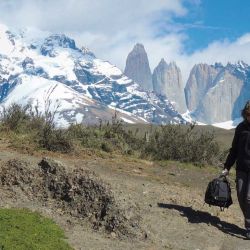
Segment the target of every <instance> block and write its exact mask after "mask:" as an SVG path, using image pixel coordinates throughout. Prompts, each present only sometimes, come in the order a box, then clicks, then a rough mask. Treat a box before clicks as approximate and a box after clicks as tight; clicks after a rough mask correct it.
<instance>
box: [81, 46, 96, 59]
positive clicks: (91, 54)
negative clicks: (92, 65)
mask: <svg viewBox="0 0 250 250" xmlns="http://www.w3.org/2000/svg"><path fill="white" fill-rule="evenodd" d="M81 51H82V53H83V54H84V55H89V56H91V57H95V55H94V53H93V52H92V51H91V50H90V49H88V48H86V47H82V48H81Z"/></svg>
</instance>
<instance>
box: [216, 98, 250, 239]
mask: <svg viewBox="0 0 250 250" xmlns="http://www.w3.org/2000/svg"><path fill="white" fill-rule="evenodd" d="M241 115H242V117H243V121H242V122H241V123H240V124H239V125H238V126H237V127H236V129H235V134H234V138H233V141H232V147H231V148H230V151H229V154H228V156H227V158H226V161H225V163H224V169H223V170H222V172H221V175H222V176H227V175H228V174H229V171H230V168H231V167H232V166H233V165H234V163H235V161H236V189H237V198H238V201H239V205H240V208H241V210H242V213H243V215H244V220H245V228H246V238H247V239H249V240H250V100H249V101H247V103H246V105H245V107H244V109H243V110H242V111H241Z"/></svg>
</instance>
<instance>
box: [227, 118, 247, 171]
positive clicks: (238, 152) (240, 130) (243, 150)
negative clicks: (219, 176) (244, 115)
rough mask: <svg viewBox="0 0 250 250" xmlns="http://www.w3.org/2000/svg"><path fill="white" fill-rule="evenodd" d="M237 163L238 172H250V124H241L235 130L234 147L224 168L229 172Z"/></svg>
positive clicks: (244, 122)
mask: <svg viewBox="0 0 250 250" xmlns="http://www.w3.org/2000/svg"><path fill="white" fill-rule="evenodd" d="M235 161H236V170H240V171H245V172H248V171H250V123H248V122H247V121H246V120H245V121H243V122H241V123H240V124H239V125H238V126H237V127H236V129H235V134H234V138H233V142H232V147H231V148H230V152H229V154H228V156H227V159H226V162H225V164H224V167H225V168H226V169H227V170H230V168H231V167H232V166H233V164H234V163H235Z"/></svg>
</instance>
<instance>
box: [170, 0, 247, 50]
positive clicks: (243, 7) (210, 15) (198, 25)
mask: <svg viewBox="0 0 250 250" xmlns="http://www.w3.org/2000/svg"><path fill="white" fill-rule="evenodd" d="M184 6H186V7H187V8H188V9H189V13H188V14H187V15H186V16H184V17H179V18H178V17H176V18H173V20H172V21H173V23H174V24H175V25H177V24H179V25H180V26H182V27H183V32H186V34H187V35H188V38H189V39H188V40H187V41H186V42H185V51H186V52H189V53H192V52H194V51H195V50H197V49H202V48H205V47H207V46H208V45H209V44H210V43H211V42H213V41H220V40H225V39H227V40H229V41H231V42H232V41H234V40H236V39H237V38H238V37H240V36H242V35H244V34H245V33H247V32H249V31H250V2H249V0H240V1H239V0H217V1H215V0H202V1H200V4H199V5H193V4H191V3H190V2H184Z"/></svg>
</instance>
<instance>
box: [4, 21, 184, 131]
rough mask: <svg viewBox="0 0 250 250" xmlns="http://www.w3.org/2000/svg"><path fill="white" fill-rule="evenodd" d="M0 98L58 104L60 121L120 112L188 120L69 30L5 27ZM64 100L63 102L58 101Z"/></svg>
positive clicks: (144, 118)
mask: <svg viewBox="0 0 250 250" xmlns="http://www.w3.org/2000/svg"><path fill="white" fill-rule="evenodd" d="M0 44H1V48H0V102H1V104H2V107H5V106H8V105H10V104H11V103H13V102H16V103H20V104H23V105H24V104H27V103H30V104H31V105H32V106H33V107H34V106H35V105H36V106H39V109H40V110H41V111H42V112H44V105H45V101H46V98H47V99H48V98H49V99H50V101H51V107H50V108H55V107H57V111H58V113H57V116H56V118H57V124H58V125H59V126H67V125H68V124H70V123H73V122H74V123H75V122H77V123H79V122H80V123H81V122H83V123H96V122H98V120H99V119H104V120H109V119H110V118H111V117H112V115H114V112H115V111H114V109H115V110H116V111H117V114H118V117H120V118H122V119H123V120H124V121H126V122H143V123H145V122H154V123H169V122H171V123H183V122H185V121H184V119H183V118H182V117H181V115H180V114H179V113H178V112H177V111H176V110H175V109H174V108H173V106H172V105H171V103H170V102H169V101H168V100H167V99H166V97H163V96H157V95H155V94H154V93H150V92H147V91H143V90H142V89H141V88H140V86H139V85H138V84H137V83H135V82H133V81H132V80H131V79H129V78H128V77H126V76H125V75H123V73H122V72H121V70H120V69H118V68H117V67H115V66H114V65H112V64H111V63H109V62H107V61H103V60H100V59H98V58H96V57H95V55H94V54H93V53H92V52H91V51H89V50H88V49H87V48H84V47H83V48H81V49H79V48H78V47H77V46H76V44H75V42H74V40H73V39H71V38H69V37H67V36H65V35H63V34H48V33H47V32H41V31H37V30H32V29H26V30H23V31H9V30H8V28H7V27H6V26H3V25H1V26H0ZM58 103H59V104H60V105H58Z"/></svg>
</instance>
